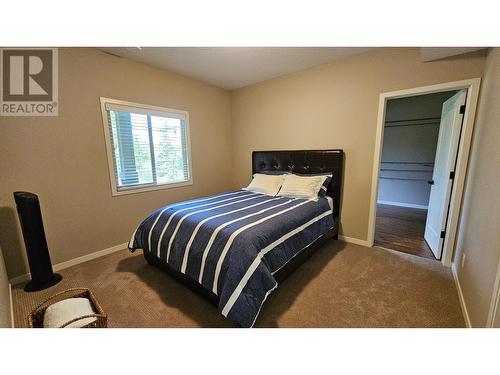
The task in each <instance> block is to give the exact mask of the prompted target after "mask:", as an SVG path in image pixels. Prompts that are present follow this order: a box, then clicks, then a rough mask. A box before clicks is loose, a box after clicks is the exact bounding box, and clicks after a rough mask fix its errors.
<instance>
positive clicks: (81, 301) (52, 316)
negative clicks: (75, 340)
mask: <svg viewBox="0 0 500 375" xmlns="http://www.w3.org/2000/svg"><path fill="white" fill-rule="evenodd" d="M94 313H95V312H94V310H93V309H92V305H91V304H90V301H89V300H88V298H81V297H78V298H68V299H64V300H62V301H59V302H56V303H54V304H53V305H50V306H49V307H48V308H47V310H45V315H44V317H43V327H44V328H59V327H61V326H62V325H63V324H64V323H67V322H69V321H70V320H73V319H75V318H78V317H79V316H84V315H89V314H94ZM96 319H97V318H85V319H81V320H77V321H76V322H73V323H71V324H69V325H67V326H66V327H65V328H81V327H83V326H85V325H87V324H89V323H92V322H94V321H96Z"/></svg>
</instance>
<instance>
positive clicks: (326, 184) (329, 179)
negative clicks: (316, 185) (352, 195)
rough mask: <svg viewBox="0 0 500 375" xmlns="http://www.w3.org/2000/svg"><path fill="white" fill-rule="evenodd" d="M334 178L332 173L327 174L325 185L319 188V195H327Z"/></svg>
mask: <svg viewBox="0 0 500 375" xmlns="http://www.w3.org/2000/svg"><path fill="white" fill-rule="evenodd" d="M331 180H332V175H331V174H330V175H327V176H326V180H325V182H323V185H321V188H320V189H319V192H318V197H322V198H324V197H326V191H327V190H328V185H330V181H331Z"/></svg>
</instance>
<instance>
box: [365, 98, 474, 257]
mask: <svg viewBox="0 0 500 375" xmlns="http://www.w3.org/2000/svg"><path fill="white" fill-rule="evenodd" d="M465 98H466V90H462V91H458V92H457V91H445V92H440V93H435V94H425V95H415V96H408V97H405V98H398V99H389V100H388V101H387V105H386V112H385V122H384V138H383V142H382V160H381V162H380V171H379V183H378V184H379V189H378V196H377V211H376V223H375V245H378V246H381V247H386V248H389V249H392V250H397V251H402V252H405V253H409V254H413V255H417V256H421V257H424V258H430V259H440V257H441V249H442V243H439V240H438V239H437V238H438V237H440V233H441V229H443V230H444V228H441V227H442V221H443V220H442V217H443V215H447V209H446V208H447V206H446V208H445V207H444V206H445V201H449V196H446V195H447V194H448V193H451V190H450V191H448V190H447V189H446V186H447V181H446V179H445V178H444V176H441V175H442V170H444V169H445V170H448V169H449V166H448V165H449V164H453V168H454V163H455V160H456V155H457V151H458V142H452V135H453V134H455V135H456V134H460V130H461V126H462V124H461V120H462V117H463V115H461V116H460V118H457V119H456V120H457V121H456V122H455V117H456V116H455V115H456V114H458V113H459V112H460V106H461V105H464V104H465ZM457 106H458V107H457ZM442 123H443V126H442ZM455 128H456V130H457V131H454V132H451V131H450V130H453V129H455ZM436 163H437V165H436ZM443 164H446V165H443ZM431 192H432V194H431ZM431 195H432V198H433V199H432V201H431V199H430V198H431ZM448 195H450V194H448ZM429 212H430V214H429ZM435 228H439V230H438V232H439V234H438V235H437V236H436V235H435V233H436V230H435Z"/></svg>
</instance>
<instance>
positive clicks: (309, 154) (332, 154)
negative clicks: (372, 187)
mask: <svg viewBox="0 0 500 375" xmlns="http://www.w3.org/2000/svg"><path fill="white" fill-rule="evenodd" d="M343 165H344V151H343V150H294V151H254V152H252V174H253V173H259V172H269V171H286V172H296V173H302V174H315V173H327V172H332V173H333V177H332V180H331V181H330V185H329V186H328V190H327V192H326V194H327V195H328V196H330V197H332V199H333V216H334V217H340V194H341V188H342V168H343Z"/></svg>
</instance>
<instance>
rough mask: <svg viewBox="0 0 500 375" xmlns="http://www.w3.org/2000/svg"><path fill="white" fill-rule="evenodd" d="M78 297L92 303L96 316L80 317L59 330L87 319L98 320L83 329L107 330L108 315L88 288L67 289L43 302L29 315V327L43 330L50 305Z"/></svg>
mask: <svg viewBox="0 0 500 375" xmlns="http://www.w3.org/2000/svg"><path fill="white" fill-rule="evenodd" d="M77 297H83V298H87V299H88V300H89V301H90V304H91V305H92V309H93V310H94V311H95V314H89V315H84V316H80V317H78V318H75V319H72V320H70V321H68V322H66V323H64V324H63V325H62V326H61V327H59V328H64V327H66V326H68V325H69V324H71V323H74V322H76V321H78V320H81V319H85V318H96V320H95V321H93V322H91V323H89V324H87V325H85V326H82V327H81V328H106V327H107V325H108V318H107V315H106V314H105V313H104V311H103V310H102V307H101V305H99V302H97V300H96V298H95V297H94V295H93V294H92V292H91V291H90V290H89V289H87V288H71V289H67V290H64V291H62V292H59V293H57V294H54V295H53V296H52V297H49V298H48V299H46V300H45V301H44V302H42V303H41V304H39V305H38V306H37V307H35V309H34V310H33V311H32V312H31V314H30V315H29V317H28V325H29V327H30V328H43V318H44V315H45V310H47V308H48V307H49V306H50V305H53V304H54V303H56V302H59V301H62V300H63V299H67V298H77Z"/></svg>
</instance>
